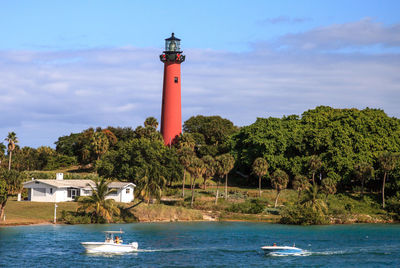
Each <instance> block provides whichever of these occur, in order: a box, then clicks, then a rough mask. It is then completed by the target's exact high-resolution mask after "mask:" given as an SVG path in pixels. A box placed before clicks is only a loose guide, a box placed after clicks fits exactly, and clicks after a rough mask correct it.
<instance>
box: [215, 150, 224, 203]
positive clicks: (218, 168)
mask: <svg viewBox="0 0 400 268" xmlns="http://www.w3.org/2000/svg"><path fill="white" fill-rule="evenodd" d="M215 174H216V175H217V176H216V178H215V179H216V182H217V190H216V192H215V204H217V203H218V196H219V182H220V179H221V178H223V177H224V169H223V168H222V165H221V156H217V157H216V158H215Z"/></svg>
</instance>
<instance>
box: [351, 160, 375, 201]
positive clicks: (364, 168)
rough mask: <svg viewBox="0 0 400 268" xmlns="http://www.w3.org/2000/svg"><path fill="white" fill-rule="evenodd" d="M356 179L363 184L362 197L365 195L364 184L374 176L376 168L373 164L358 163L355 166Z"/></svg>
mask: <svg viewBox="0 0 400 268" xmlns="http://www.w3.org/2000/svg"><path fill="white" fill-rule="evenodd" d="M354 171H355V175H356V178H357V179H358V180H359V181H360V182H361V196H363V195H364V183H365V180H366V179H369V178H371V177H372V176H373V174H374V168H373V167H372V165H371V164H369V163H366V162H361V163H358V164H356V165H355V166H354Z"/></svg>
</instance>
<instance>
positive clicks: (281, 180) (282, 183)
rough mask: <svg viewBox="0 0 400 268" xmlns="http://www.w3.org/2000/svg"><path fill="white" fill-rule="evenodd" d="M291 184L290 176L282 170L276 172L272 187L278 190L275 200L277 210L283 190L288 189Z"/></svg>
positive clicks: (272, 178)
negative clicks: (289, 183)
mask: <svg viewBox="0 0 400 268" xmlns="http://www.w3.org/2000/svg"><path fill="white" fill-rule="evenodd" d="M288 182H289V176H288V175H287V174H286V172H285V171H283V170H281V169H277V170H275V172H274V173H272V176H271V185H272V187H273V188H274V189H275V190H276V198H275V206H274V207H275V208H276V206H277V204H278V198H279V194H280V193H281V191H282V190H283V189H286V187H287V184H288Z"/></svg>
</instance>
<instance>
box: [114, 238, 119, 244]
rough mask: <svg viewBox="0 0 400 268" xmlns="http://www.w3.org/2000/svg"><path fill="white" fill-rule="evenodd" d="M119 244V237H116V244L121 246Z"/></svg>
mask: <svg viewBox="0 0 400 268" xmlns="http://www.w3.org/2000/svg"><path fill="white" fill-rule="evenodd" d="M119 243H120V240H119V237H118V236H116V237H115V244H119Z"/></svg>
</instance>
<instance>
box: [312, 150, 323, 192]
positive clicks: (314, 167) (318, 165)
mask: <svg viewBox="0 0 400 268" xmlns="http://www.w3.org/2000/svg"><path fill="white" fill-rule="evenodd" d="M309 165H310V169H311V172H312V182H313V185H314V184H315V173H316V172H317V171H318V170H319V169H320V168H321V167H322V161H321V159H320V158H319V157H318V155H312V156H311V158H310V161H309Z"/></svg>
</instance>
